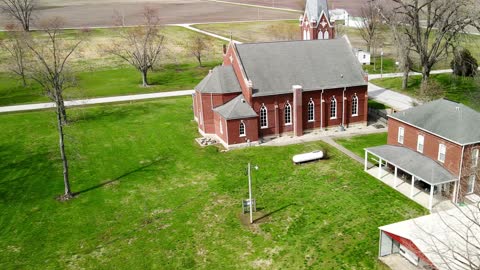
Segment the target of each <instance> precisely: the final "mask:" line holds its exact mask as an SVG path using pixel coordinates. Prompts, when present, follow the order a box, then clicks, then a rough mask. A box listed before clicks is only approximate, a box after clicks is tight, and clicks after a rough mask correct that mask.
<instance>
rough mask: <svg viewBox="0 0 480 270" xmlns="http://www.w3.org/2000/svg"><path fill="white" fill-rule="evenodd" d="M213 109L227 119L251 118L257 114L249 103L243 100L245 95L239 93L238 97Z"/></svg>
mask: <svg viewBox="0 0 480 270" xmlns="http://www.w3.org/2000/svg"><path fill="white" fill-rule="evenodd" d="M213 110H214V111H215V112H217V113H218V114H220V115H221V116H222V117H223V118H225V119H227V120H233V119H243V118H251V117H257V116H258V115H257V113H255V111H254V110H253V109H252V107H251V106H250V104H248V102H246V101H245V97H244V96H243V95H239V96H238V97H236V98H234V99H232V100H231V101H229V102H227V103H225V104H223V105H222V106H219V107H217V108H215V109H213Z"/></svg>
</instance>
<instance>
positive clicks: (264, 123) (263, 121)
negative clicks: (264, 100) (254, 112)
mask: <svg viewBox="0 0 480 270" xmlns="http://www.w3.org/2000/svg"><path fill="white" fill-rule="evenodd" d="M267 127H268V116H267V107H265V104H262V107H261V108H260V128H267Z"/></svg>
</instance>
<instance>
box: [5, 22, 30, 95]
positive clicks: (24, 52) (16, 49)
mask: <svg viewBox="0 0 480 270" xmlns="http://www.w3.org/2000/svg"><path fill="white" fill-rule="evenodd" d="M5 30H6V31H5V38H4V39H0V48H2V49H3V50H4V51H6V52H7V53H8V55H9V59H10V61H9V62H10V63H8V68H9V70H10V71H11V72H12V73H14V74H15V75H17V76H19V77H20V79H21V80H22V84H23V87H26V86H27V80H26V76H27V75H26V62H27V57H28V48H27V47H26V44H25V34H24V32H23V30H20V29H17V28H16V26H15V25H13V24H10V25H7V26H6V27H5Z"/></svg>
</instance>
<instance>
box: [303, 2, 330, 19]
mask: <svg viewBox="0 0 480 270" xmlns="http://www.w3.org/2000/svg"><path fill="white" fill-rule="evenodd" d="M322 11H323V12H324V13H325V16H327V18H328V19H329V20H330V15H329V12H328V4H327V0H307V2H306V3H305V15H307V17H308V19H309V20H310V21H311V20H312V19H314V20H315V21H316V22H317V23H319V20H320V15H321V14H322Z"/></svg>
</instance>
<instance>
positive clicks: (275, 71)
mask: <svg viewBox="0 0 480 270" xmlns="http://www.w3.org/2000/svg"><path fill="white" fill-rule="evenodd" d="M236 47H237V51H238V55H239V57H240V60H241V62H242V64H243V67H244V70H245V73H246V76H247V77H248V79H249V80H251V81H252V82H253V88H254V91H253V93H254V94H253V96H268V95H276V94H285V93H291V92H292V85H301V86H302V87H303V89H304V91H311V90H320V89H331V88H343V87H345V86H346V87H348V86H359V85H366V82H365V80H364V73H363V70H362V67H361V66H360V64H359V62H358V60H357V58H356V57H355V55H354V54H353V51H352V48H351V46H350V43H349V42H348V40H347V38H346V37H343V38H339V39H330V40H310V41H286V42H271V43H252V44H237V45H236ZM342 75H343V78H342V77H341V76H342Z"/></svg>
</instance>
